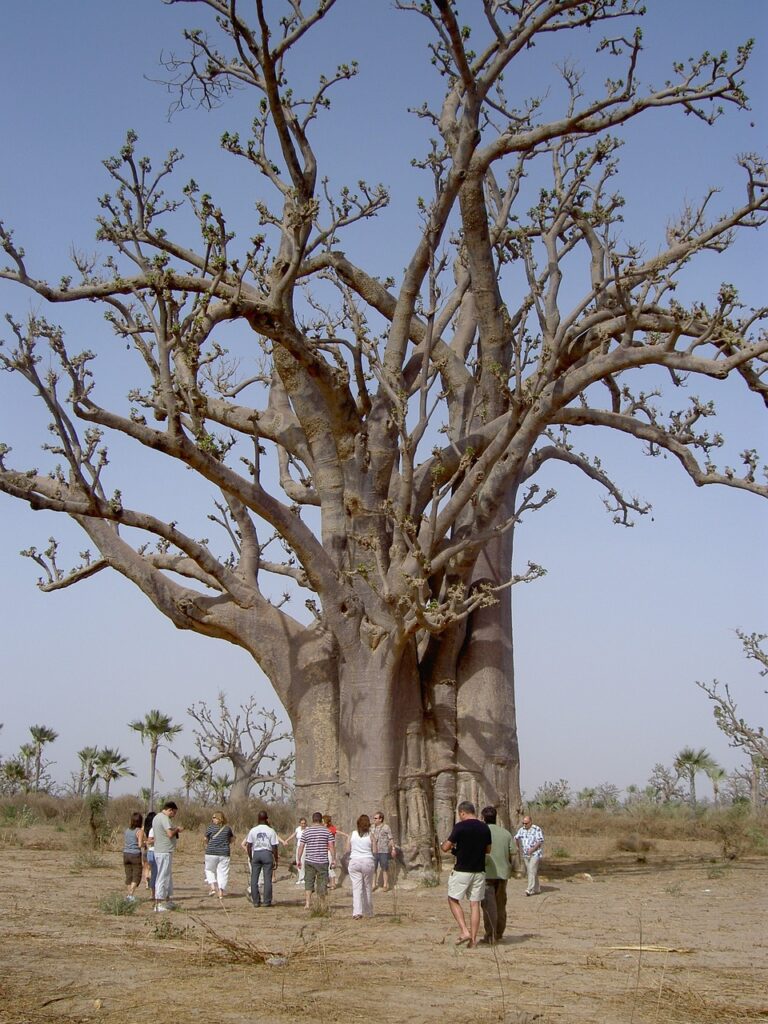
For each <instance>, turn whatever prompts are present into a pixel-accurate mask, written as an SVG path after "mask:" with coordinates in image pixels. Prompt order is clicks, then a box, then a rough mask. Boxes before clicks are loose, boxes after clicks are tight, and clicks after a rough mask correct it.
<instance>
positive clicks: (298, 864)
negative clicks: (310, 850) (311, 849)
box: [296, 839, 304, 868]
mask: <svg viewBox="0 0 768 1024" xmlns="http://www.w3.org/2000/svg"><path fill="white" fill-rule="evenodd" d="M303 854H304V840H303V839H302V840H301V842H300V843H299V845H298V847H297V848H296V867H297V868H300V867H301V858H302V856H303Z"/></svg>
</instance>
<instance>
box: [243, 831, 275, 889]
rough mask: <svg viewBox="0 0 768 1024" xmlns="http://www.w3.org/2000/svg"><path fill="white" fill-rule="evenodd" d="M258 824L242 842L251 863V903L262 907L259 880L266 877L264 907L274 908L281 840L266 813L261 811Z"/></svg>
mask: <svg viewBox="0 0 768 1024" xmlns="http://www.w3.org/2000/svg"><path fill="white" fill-rule="evenodd" d="M257 820H258V824H256V825H254V827H253V828H252V829H251V830H250V832H249V833H248V835H247V836H246V837H245V839H244V840H243V842H242V846H243V849H245V850H246V851H247V853H248V859H249V860H250V862H251V903H252V904H253V905H254V907H260V906H261V905H262V899H261V893H260V892H259V879H260V878H261V877H262V873H263V877H264V906H265V907H271V906H272V874H273V871H274V868H275V867H276V865H277V860H278V850H279V843H280V840H279V839H278V837H277V832H275V830H274V829H273V828H272V826H271V825H269V824H268V821H269V818H268V815H267V812H266V811H259V816H258V819H257Z"/></svg>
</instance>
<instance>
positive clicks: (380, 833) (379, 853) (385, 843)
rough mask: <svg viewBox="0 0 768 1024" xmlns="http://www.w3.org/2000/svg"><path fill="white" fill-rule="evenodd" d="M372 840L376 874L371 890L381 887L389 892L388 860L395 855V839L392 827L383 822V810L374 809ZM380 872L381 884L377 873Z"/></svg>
mask: <svg viewBox="0 0 768 1024" xmlns="http://www.w3.org/2000/svg"><path fill="white" fill-rule="evenodd" d="M373 842H374V845H375V847H376V854H375V857H376V874H375V876H374V879H373V891H374V892H376V890H377V889H379V888H382V889H383V890H384V892H389V861H390V858H392V857H394V855H395V840H394V837H393V835H392V829H391V828H390V827H389V825H387V824H386V823H385V822H384V812H383V811H376V813H375V814H374V816H373ZM379 872H381V886H379V884H378V875H379Z"/></svg>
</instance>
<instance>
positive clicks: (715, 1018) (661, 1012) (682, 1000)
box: [616, 982, 768, 1024]
mask: <svg viewBox="0 0 768 1024" xmlns="http://www.w3.org/2000/svg"><path fill="white" fill-rule="evenodd" d="M622 1004H623V1005H624V1006H625V1007H626V1008H627V1009H630V1008H632V1012H634V1015H635V1016H637V1015H638V1013H640V1014H642V1019H643V1020H651V1021H653V1022H654V1024H741V1022H742V1021H744V1022H746V1021H760V1020H762V1021H765V1020H768V1002H764V1003H763V1005H762V1006H755V1007H745V1006H737V1005H735V1004H734V1002H733V1001H727V1002H726V1001H725V1000H723V998H722V995H720V996H717V997H715V996H710V995H709V993H705V992H696V991H694V990H693V989H691V988H684V987H681V986H676V985H671V984H670V983H668V982H664V983H662V985H661V986H660V987H659V988H641V989H639V990H637V991H633V992H628V993H627V994H626V996H625V997H624V998H623V999H621V1000H616V1005H617V1006H619V1005H622ZM627 1019H628V1020H629V1017H628V1018H627Z"/></svg>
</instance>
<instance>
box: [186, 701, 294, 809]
mask: <svg viewBox="0 0 768 1024" xmlns="http://www.w3.org/2000/svg"><path fill="white" fill-rule="evenodd" d="M187 714H188V715H190V716H191V717H192V718H193V719H194V720H195V722H196V723H197V728H195V729H194V733H195V746H196V747H197V749H198V751H199V753H200V757H201V758H202V759H203V760H204V761H205V763H206V764H207V765H208V768H209V769H213V766H214V765H216V764H218V762H219V761H229V763H230V764H231V765H232V768H233V777H232V779H231V780H230V781H231V789H230V791H229V800H230V802H231V803H238V802H240V801H242V800H246V799H247V798H248V797H249V796H250V795H251V794H252V793H253V792H254V790H256V795H258V796H260V797H262V798H264V797H267V796H269V797H274V796H279V797H284V796H285V795H286V794H287V793H288V792H289V791H290V789H291V780H290V778H289V776H290V773H291V769H292V768H293V762H294V756H293V751H292V750H289V751H288V752H287V753H286V752H282V753H280V745H281V744H282V745H283V746H285V745H286V744H287V743H290V741H291V739H292V737H291V733H290V730H288V731H286V730H283V729H281V727H280V721H279V719H278V717H277V715H276V714H275V712H274V711H269V710H268V709H267V708H262V707H259V706H258V704H257V702H256V700H255V698H253V697H251V698H250V700H248V701H246V703H245V704H241V705H240V708H239V710H238V711H236V712H235V713H234V714H233V713H232V712H231V711H230V710H229V708H228V707H227V698H226V694H224V693H220V694H219V699H218V712H214V711H213V710H212V709H211V708H209V707H208V705H207V704H206V703H205V701H202V700H201V701H198V702H197V703H196V704H192V705H191V707H189V708H187ZM276 748H277V749H276Z"/></svg>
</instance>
